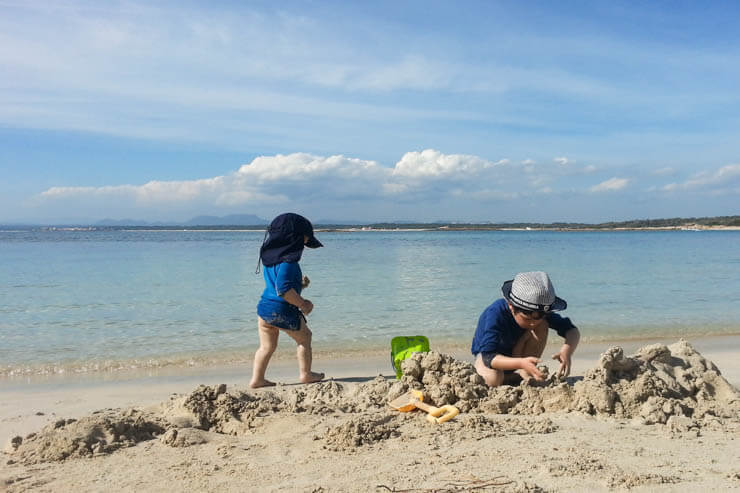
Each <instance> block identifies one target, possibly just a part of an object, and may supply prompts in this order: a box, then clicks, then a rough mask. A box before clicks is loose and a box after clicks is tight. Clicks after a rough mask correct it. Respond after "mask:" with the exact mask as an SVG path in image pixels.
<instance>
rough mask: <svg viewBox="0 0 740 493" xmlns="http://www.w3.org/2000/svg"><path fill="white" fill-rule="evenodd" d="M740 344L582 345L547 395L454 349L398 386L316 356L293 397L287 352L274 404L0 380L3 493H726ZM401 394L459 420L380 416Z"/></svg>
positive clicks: (344, 361)
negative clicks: (503, 379) (489, 377)
mask: <svg viewBox="0 0 740 493" xmlns="http://www.w3.org/2000/svg"><path fill="white" fill-rule="evenodd" d="M738 342H740V336H723V337H711V338H696V339H692V340H691V341H687V342H683V341H682V342H679V341H677V340H647V341H628V342H620V343H619V344H616V343H608V342H599V343H587V344H582V346H581V347H580V348H579V350H578V352H577V353H576V359H575V360H574V371H573V374H572V375H571V377H569V378H568V379H566V380H565V381H560V380H559V379H557V378H556V377H555V376H554V375H552V374H554V373H555V370H556V368H557V367H556V365H555V364H554V363H553V362H551V361H550V362H547V361H544V362H545V363H547V366H548V368H549V370H550V373H551V376H550V377H549V379H548V381H547V382H545V383H543V384H539V385H528V384H526V385H521V386H518V387H508V386H507V387H500V388H498V389H491V390H489V389H488V388H487V387H485V386H484V385H481V383H480V382H478V381H476V379H475V375H474V374H473V373H472V365H471V364H470V362H471V357H470V356H469V354H468V353H467V351H466V350H465V348H463V347H453V346H450V347H439V348H435V347H433V348H432V349H433V351H432V352H431V353H428V354H426V355H418V356H415V357H414V358H412V360H409V361H407V362H405V363H404V369H405V371H406V375H405V376H404V378H403V379H402V380H401V381H396V379H395V378H393V376H392V373H391V369H390V364H389V362H388V356H387V354H381V353H380V352H377V353H367V354H365V355H364V356H363V355H352V356H351V357H349V358H347V357H339V356H337V355H332V356H331V357H327V356H326V355H324V356H322V354H321V352H320V351H317V357H316V359H315V365H314V366H315V368H316V369H318V370H322V371H326V373H327V377H328V378H327V380H326V381H324V382H322V383H319V384H314V385H301V384H298V383H297V382H296V375H295V373H296V368H295V361H294V359H293V358H291V357H290V355H291V351H290V349H291V348H290V347H289V345H287V344H285V345H283V346H282V347H281V352H282V354H281V357H280V358H279V359H277V360H276V361H275V362H274V363H273V364H272V365H271V366H270V369H269V372H268V378H271V379H273V380H276V381H278V382H281V383H280V384H279V385H278V386H277V387H273V388H269V389H259V390H250V389H248V388H247V385H246V384H247V382H248V379H249V376H250V373H251V372H250V369H249V368H248V367H245V366H231V367H223V368H207V369H205V368H191V369H175V368H171V369H163V370H159V371H153V370H149V371H148V372H147V373H140V374H135V373H128V374H116V375H90V376H86V377H79V376H78V377H75V378H60V377H53V378H52V377H49V378H45V379H39V378H37V379H35V380H26V381H13V380H8V381H3V382H0V396H1V398H0V445H2V446H3V454H2V455H0V459H1V462H0V490H7V491H70V490H77V491H164V490H167V491H176V490H179V491H308V492H319V491H321V492H328V491H613V490H632V491H696V490H697V489H714V490H717V491H727V490H732V489H738V488H740V466H738V464H740V447H739V446H738V444H739V443H740V442H739V440H740V393H738V390H737V389H738V387H740V363H738V362H739V361H740V358H738ZM617 347H621V348H623V352H620V351H619V350H618V349H617ZM550 349H551V348H548V351H550ZM552 349H555V346H553V347H552ZM552 352H554V351H552ZM547 354H548V353H546V355H547ZM550 354H551V353H550ZM409 389H419V390H422V391H423V393H424V396H425V401H427V402H429V403H431V404H433V405H436V406H442V405H445V404H453V405H455V406H456V407H457V408H458V409H459V410H460V414H459V415H458V416H456V417H455V418H454V419H452V420H450V421H448V422H446V423H441V424H432V423H429V422H428V421H427V419H425V413H424V412H423V411H420V410H416V411H413V412H408V413H400V412H398V411H396V410H393V409H391V408H390V407H389V406H388V404H387V403H388V400H389V399H390V398H392V397H396V396H398V395H401V394H403V393H405V392H406V391H407V390H409Z"/></svg>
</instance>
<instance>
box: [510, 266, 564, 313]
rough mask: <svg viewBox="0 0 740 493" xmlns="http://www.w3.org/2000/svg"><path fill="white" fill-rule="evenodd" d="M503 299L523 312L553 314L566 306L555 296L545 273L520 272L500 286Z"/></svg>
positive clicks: (548, 277)
mask: <svg viewBox="0 0 740 493" xmlns="http://www.w3.org/2000/svg"><path fill="white" fill-rule="evenodd" d="M501 291H502V292H503V293H504V298H506V300H507V301H508V302H509V303H511V304H512V305H514V306H515V307H517V308H522V309H524V310H532V311H540V312H555V311H558V310H565V308H566V307H567V306H568V304H567V303H566V302H565V300H564V299H561V298H558V297H557V296H555V288H553V287H552V282H550V276H548V275H547V274H546V273H545V272H520V273H519V274H517V275H516V276H514V279H512V280H510V281H506V282H505V283H504V285H503V286H501Z"/></svg>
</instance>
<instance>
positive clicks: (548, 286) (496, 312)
mask: <svg viewBox="0 0 740 493" xmlns="http://www.w3.org/2000/svg"><path fill="white" fill-rule="evenodd" d="M501 290H502V291H503V294H504V297H503V298H501V299H499V300H496V301H494V302H493V303H492V304H491V305H490V306H489V307H488V308H486V309H485V310H484V311H483V313H482V314H481V316H480V319H479V320H478V327H477V328H476V329H475V335H474V336H473V346H472V348H471V350H472V352H473V355H474V356H475V370H476V371H477V372H478V374H479V375H480V376H482V377H483V379H484V380H485V381H486V383H487V384H488V385H490V386H492V387H496V386H498V385H501V384H502V383H508V381H509V380H508V379H507V380H506V381H505V377H508V376H509V375H510V374H511V373H513V372H514V371H518V372H519V375H520V376H521V377H522V378H525V379H528V378H534V379H536V380H543V379H544V376H543V374H542V372H541V371H540V370H539V369H538V368H537V363H539V361H540V359H539V358H540V356H542V353H543V351H544V350H545V344H546V343H547V334H548V329H550V328H552V329H554V330H555V331H556V332H557V333H558V335H560V336H561V337H563V338H564V339H565V343H564V344H563V346H562V348H560V351H558V352H557V353H555V354H554V355H553V357H552V358H553V359H554V360H557V361H559V362H560V369H559V370H558V375H560V376H562V377H566V376H568V375H569V374H570V367H571V356H572V354H573V352H574V351H575V350H576V347H577V346H578V341H579V340H580V338H581V335H580V332H579V331H578V328H577V327H576V326H575V325H573V324H572V323H571V321H570V319H569V318H565V317H561V316H560V315H558V314H556V313H554V312H556V311H559V310H565V308H566V307H567V306H568V305H567V303H566V302H565V300H563V299H560V298H558V297H557V296H555V289H554V288H553V286H552V282H550V277H549V276H548V275H547V274H546V273H544V272H522V273H519V274H517V275H516V277H514V279H512V280H511V281H506V282H505V283H504V285H503V286H502V288H501Z"/></svg>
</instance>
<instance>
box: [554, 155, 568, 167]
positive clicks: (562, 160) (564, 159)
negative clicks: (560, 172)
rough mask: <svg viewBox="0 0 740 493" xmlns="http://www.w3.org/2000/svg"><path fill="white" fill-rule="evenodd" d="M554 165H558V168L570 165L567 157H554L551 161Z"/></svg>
mask: <svg viewBox="0 0 740 493" xmlns="http://www.w3.org/2000/svg"><path fill="white" fill-rule="evenodd" d="M553 161H555V162H556V163H558V164H559V165H560V166H565V165H566V164H568V163H570V161H569V160H568V158H567V157H556V158H555V159H553Z"/></svg>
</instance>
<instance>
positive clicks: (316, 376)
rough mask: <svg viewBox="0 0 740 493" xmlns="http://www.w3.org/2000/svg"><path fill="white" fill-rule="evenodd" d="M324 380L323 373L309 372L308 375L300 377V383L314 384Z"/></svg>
mask: <svg viewBox="0 0 740 493" xmlns="http://www.w3.org/2000/svg"><path fill="white" fill-rule="evenodd" d="M323 379H324V374H323V373H316V372H315V371H312V372H310V373H309V374H308V375H305V376H302V377H301V383H316V382H320V381H322V380H323Z"/></svg>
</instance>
